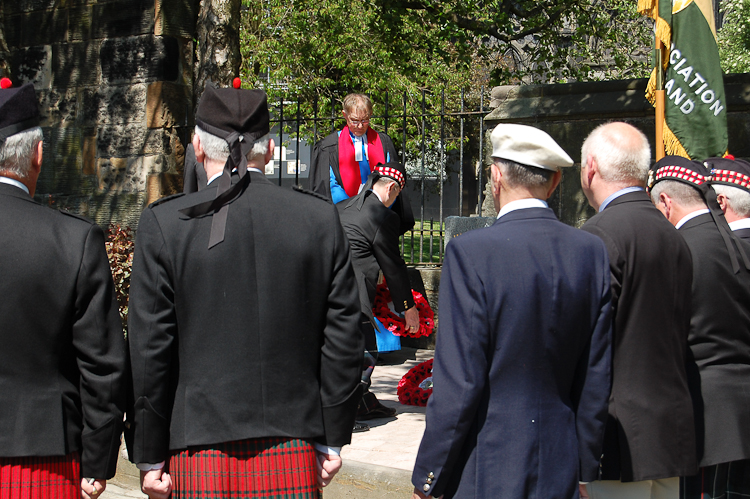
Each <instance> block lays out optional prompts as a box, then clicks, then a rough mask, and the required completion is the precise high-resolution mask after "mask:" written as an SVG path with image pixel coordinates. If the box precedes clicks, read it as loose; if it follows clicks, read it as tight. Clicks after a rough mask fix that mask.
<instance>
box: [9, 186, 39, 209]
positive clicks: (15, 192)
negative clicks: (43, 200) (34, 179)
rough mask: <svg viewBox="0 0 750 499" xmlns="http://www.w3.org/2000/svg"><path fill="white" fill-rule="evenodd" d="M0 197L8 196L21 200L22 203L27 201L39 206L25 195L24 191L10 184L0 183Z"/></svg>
mask: <svg viewBox="0 0 750 499" xmlns="http://www.w3.org/2000/svg"><path fill="white" fill-rule="evenodd" d="M0 195H3V196H10V197H14V198H18V199H22V200H24V201H29V202H30V203H34V204H39V203H38V202H37V201H35V200H34V198H32V197H31V196H29V195H28V194H26V192H25V191H23V190H21V189H19V188H18V187H16V186H15V185H11V184H4V183H2V182H0Z"/></svg>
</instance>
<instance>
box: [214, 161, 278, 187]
mask: <svg viewBox="0 0 750 499" xmlns="http://www.w3.org/2000/svg"><path fill="white" fill-rule="evenodd" d="M232 171H235V170H232ZM247 171H249V172H257V173H263V172H262V171H260V170H259V169H257V168H254V167H250V166H248V167H247ZM223 174H224V170H221V171H220V172H219V173H217V174H215V175H212V176H211V178H210V179H208V182H206V185H208V184H210V183H211V182H213V181H214V180H216V179H217V178H219V177H221V176H222V175H223ZM263 174H264V175H265V173H263Z"/></svg>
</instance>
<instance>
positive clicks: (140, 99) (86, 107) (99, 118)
mask: <svg viewBox="0 0 750 499" xmlns="http://www.w3.org/2000/svg"><path fill="white" fill-rule="evenodd" d="M80 93H81V99H80V106H79V109H78V113H79V114H78V119H79V122H80V123H81V124H82V125H84V126H96V125H99V124H113V125H115V124H116V125H120V124H127V123H138V124H143V123H145V121H146V84H144V83H136V84H134V85H120V86H114V87H99V88H85V89H83V90H81V91H80Z"/></svg>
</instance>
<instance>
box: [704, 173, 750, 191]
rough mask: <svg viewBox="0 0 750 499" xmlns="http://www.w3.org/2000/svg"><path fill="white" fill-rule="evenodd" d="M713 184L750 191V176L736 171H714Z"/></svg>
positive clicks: (712, 175) (712, 174)
mask: <svg viewBox="0 0 750 499" xmlns="http://www.w3.org/2000/svg"><path fill="white" fill-rule="evenodd" d="M711 183H712V184H726V185H731V186H732V187H739V188H741V189H744V190H746V191H750V176H748V175H744V174H742V173H740V172H736V171H734V170H717V169H714V170H712V171H711Z"/></svg>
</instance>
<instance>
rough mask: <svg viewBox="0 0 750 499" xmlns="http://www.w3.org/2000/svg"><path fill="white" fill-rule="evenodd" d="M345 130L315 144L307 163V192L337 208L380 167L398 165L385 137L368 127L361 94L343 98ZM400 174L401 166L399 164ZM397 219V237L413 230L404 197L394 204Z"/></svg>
mask: <svg viewBox="0 0 750 499" xmlns="http://www.w3.org/2000/svg"><path fill="white" fill-rule="evenodd" d="M343 104H344V106H343V110H342V114H343V116H344V119H345V120H346V126H344V128H343V130H339V131H336V132H333V133H331V134H329V135H327V136H326V137H325V138H323V139H322V140H320V141H319V142H318V143H316V144H315V146H314V147H313V151H312V159H311V161H310V179H309V182H310V190H312V191H313V192H317V193H318V194H320V195H322V196H325V197H326V198H328V199H331V200H332V201H333V202H334V203H335V204H338V203H340V202H342V201H344V200H346V199H349V198H351V197H352V196H356V195H357V193H359V192H360V190H361V187H362V186H363V185H364V184H365V182H367V178H368V176H369V175H370V172H372V171H373V170H374V169H375V167H376V166H377V165H379V164H384V163H389V162H396V161H398V154H396V147H395V146H394V145H393V141H392V140H391V138H390V137H389V136H388V134H386V133H383V132H376V131H375V130H374V129H372V128H371V127H370V117H371V116H372V101H370V98H369V97H367V96H366V95H364V94H349V95H347V96H346V97H344V102H343ZM398 166H399V168H401V173H405V170H404V167H403V165H401V164H400V163H399V164H398ZM392 209H393V211H394V212H396V214H397V215H398V216H399V219H400V222H399V235H400V234H403V233H405V232H406V231H408V230H410V229H411V228H412V227H414V214H413V213H412V210H411V205H410V204H409V199H408V197H407V196H406V194H405V193H401V195H400V196H398V198H397V199H396V201H395V202H394V204H393V208H392Z"/></svg>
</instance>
